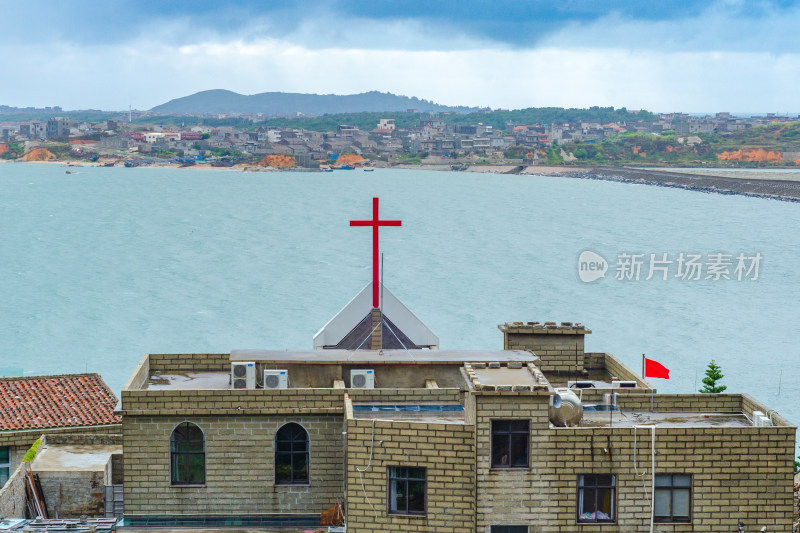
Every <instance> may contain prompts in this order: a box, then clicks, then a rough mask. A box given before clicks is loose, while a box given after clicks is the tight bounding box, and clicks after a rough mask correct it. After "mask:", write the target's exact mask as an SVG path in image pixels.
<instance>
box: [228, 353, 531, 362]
mask: <svg viewBox="0 0 800 533" xmlns="http://www.w3.org/2000/svg"><path fill="white" fill-rule="evenodd" d="M537 359H538V357H536V356H535V355H533V353H531V352H528V351H525V350H383V351H382V352H380V351H377V350H358V351H353V350H298V351H288V350H231V361H256V362H259V361H269V362H281V363H322V364H325V363H377V364H398V363H425V364H432V363H444V364H448V363H452V364H460V363H464V362H473V363H482V362H485V363H489V362H492V361H498V362H501V363H502V362H508V361H520V362H524V363H533V362H535V361H536V360H537Z"/></svg>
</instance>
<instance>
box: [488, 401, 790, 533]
mask: <svg viewBox="0 0 800 533" xmlns="http://www.w3.org/2000/svg"><path fill="white" fill-rule="evenodd" d="M715 396H717V397H713V396H711V395H709V397H698V396H696V395H695V396H690V395H667V396H665V397H664V398H662V399H659V395H656V396H655V398H656V400H657V401H658V403H657V408H658V407H659V405H660V407H662V408H665V407H669V408H673V409H675V410H698V409H699V410H703V409H708V410H718V411H728V410H737V409H740V408H741V405H742V403H743V399H742V397H741V396H737V395H715ZM745 398H747V397H745ZM624 399H625V400H626V401H627V400H631V401H633V402H636V401H641V402H642V404H644V403H645V402H646V405H647V407H648V408H649V395H647V396H646V397H632V396H630V395H626V396H625V397H624ZM620 401H623V397H622V396H621V397H620ZM747 401H753V400H752V399H748V400H747ZM753 402H754V401H753ZM754 403H755V405H758V404H757V402H754ZM736 406H739V407H736ZM735 407H736V408H735ZM734 408H735V409H734ZM476 419H477V430H476V441H477V444H476V449H477V481H476V490H477V503H476V516H477V532H478V533H488V532H489V528H490V526H491V525H493V524H494V525H503V524H507V525H525V524H527V525H529V526H530V531H531V533H534V532H535V533H544V532H563V531H603V532H620V533H623V532H625V533H627V532H645V531H648V530H649V516H650V514H649V513H650V507H649V501H648V498H649V491H650V483H651V477H650V430H649V429H638V430H637V433H638V435H637V439H636V440H637V455H638V466H639V468H640V470H639V471H640V473H641V472H642V469H645V468H646V469H647V472H648V474H647V475H646V476H645V477H644V482H645V487H644V488H643V486H642V478H641V477H636V475H635V472H634V468H633V443H634V430H633V428H612V429H609V428H549V425H548V424H547V404H546V399H544V398H539V399H537V398H535V397H529V398H525V400H524V401H523V400H522V399H521V398H515V397H514V396H513V395H509V394H508V393H506V394H503V393H478V394H476ZM492 419H527V420H530V423H531V443H530V448H531V467H530V468H529V469H525V470H511V471H505V470H492V469H491V468H490V457H489V453H490V449H491V444H490V439H491V435H490V432H491V420H492ZM794 432H795V428H793V427H774V428H751V427H731V428H724V427H717V428H708V427H706V428H688V427H674V428H659V429H657V430H656V452H657V457H656V473H676V474H692V476H693V483H692V485H693V486H692V490H693V497H692V500H693V521H692V523H691V524H688V525H668V524H657V525H656V529H655V530H656V531H663V532H666V531H681V532H688V531H696V532H701V531H702V532H720V531H736V529H735V526H736V524H737V523H738V520H739V519H741V520H743V521H744V522H745V523H746V524H747V526H748V531H758V530H760V529H761V527H762V526H765V525H766V526H768V527H769V528H770V530H771V531H790V529H791V526H790V524H791V515H792V492H791V482H792V473H791V472H792V465H793V462H792V454H793V451H794ZM590 473H611V474H615V475H616V476H617V505H618V508H617V523H616V524H603V525H581V524H578V523H577V516H576V507H577V503H576V500H577V479H578V475H580V474H590Z"/></svg>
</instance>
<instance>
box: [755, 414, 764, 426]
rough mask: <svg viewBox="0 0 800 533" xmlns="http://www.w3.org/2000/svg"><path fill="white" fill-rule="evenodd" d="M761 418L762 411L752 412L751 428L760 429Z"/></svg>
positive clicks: (762, 415)
mask: <svg viewBox="0 0 800 533" xmlns="http://www.w3.org/2000/svg"><path fill="white" fill-rule="evenodd" d="M762 418H764V412H763V411H753V426H755V427H760V426H761V419H762Z"/></svg>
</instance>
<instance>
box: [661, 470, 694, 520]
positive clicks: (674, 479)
mask: <svg viewBox="0 0 800 533" xmlns="http://www.w3.org/2000/svg"><path fill="white" fill-rule="evenodd" d="M653 521H655V522H691V521H692V476H690V475H688V474H663V475H659V474H656V499H655V512H654V516H653Z"/></svg>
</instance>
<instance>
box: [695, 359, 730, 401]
mask: <svg viewBox="0 0 800 533" xmlns="http://www.w3.org/2000/svg"><path fill="white" fill-rule="evenodd" d="M724 377H725V376H724V375H723V374H722V369H721V368H720V366H719V365H718V364H717V363H716V362H715V361H714V360H713V359H712V361H711V362H710V363H708V368H707V369H706V377H704V378H703V388H702V389H700V391H699V392H702V393H703V394H717V393H720V392H723V391H724V390H725V389H727V388H728V387H727V386H726V385H717V382H718V381H719V380H721V379H722V378H724Z"/></svg>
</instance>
